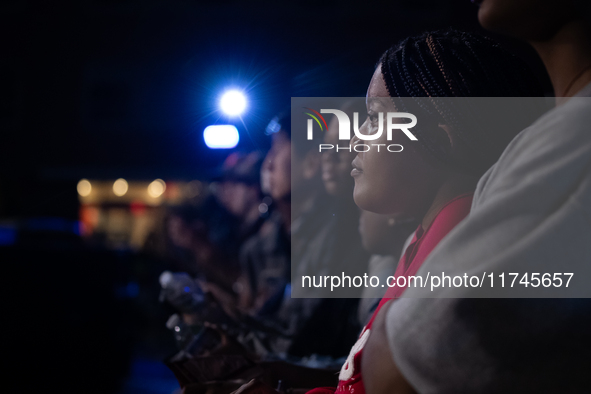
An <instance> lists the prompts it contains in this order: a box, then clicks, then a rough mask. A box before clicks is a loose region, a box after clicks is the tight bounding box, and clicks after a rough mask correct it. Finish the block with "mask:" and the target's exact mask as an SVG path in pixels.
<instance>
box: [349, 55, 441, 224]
mask: <svg viewBox="0 0 591 394" xmlns="http://www.w3.org/2000/svg"><path fill="white" fill-rule="evenodd" d="M389 97H390V96H389V94H388V90H387V88H386V83H385V82H384V77H383V75H382V68H381V65H380V66H378V68H377V69H376V71H375V73H374V75H373V77H372V79H371V82H370V84H369V88H368V90H367V99H366V104H367V112H368V117H367V119H366V120H365V122H364V123H363V125H361V126H360V128H359V131H360V133H362V134H375V133H376V132H377V130H378V127H379V124H378V121H379V115H378V114H379V113H380V112H382V113H384V115H383V121H384V124H383V130H384V131H383V133H382V135H381V137H380V138H378V139H377V140H374V141H361V140H359V139H358V138H356V137H353V139H352V140H351V144H352V145H358V144H368V145H370V147H371V148H370V150H369V151H367V152H362V153H357V155H356V157H355V159H354V160H353V168H354V169H353V171H352V172H351V175H352V176H353V178H354V180H355V190H354V193H353V197H354V198H355V203H356V204H357V205H358V206H359V207H360V208H361V209H364V210H366V211H370V212H375V213H380V214H407V215H412V216H414V217H416V218H421V217H422V216H423V215H424V214H425V212H426V211H427V209H428V208H429V206H430V205H431V203H432V201H433V199H434V197H435V193H436V191H437V190H438V188H439V187H440V185H441V180H442V176H441V175H442V174H441V171H440V170H439V169H438V168H437V166H436V163H435V161H434V159H433V158H432V157H431V156H430V155H429V154H428V152H426V151H425V150H424V148H423V147H422V146H421V144H420V142H418V141H410V140H409V138H408V137H407V136H405V135H404V133H403V132H402V131H400V130H393V132H392V140H390V141H389V140H387V133H386V124H385V123H386V118H387V116H386V113H387V112H397V111H396V108H395V106H394V104H393V103H392V101H391V100H390V99H389ZM418 121H419V122H420V118H419V119H418ZM417 138H419V139H420V136H417ZM372 144H376V145H377V144H384V145H383V146H381V147H380V150H379V152H378V150H377V148H376V147H375V146H372ZM391 144H399V145H402V146H403V150H402V151H401V152H389V151H388V150H387V149H385V147H386V146H388V145H391Z"/></svg>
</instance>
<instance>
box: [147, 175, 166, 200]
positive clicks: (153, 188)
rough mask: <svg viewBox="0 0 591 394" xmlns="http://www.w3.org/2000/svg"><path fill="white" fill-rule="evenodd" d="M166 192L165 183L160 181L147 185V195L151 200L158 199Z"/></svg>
mask: <svg viewBox="0 0 591 394" xmlns="http://www.w3.org/2000/svg"><path fill="white" fill-rule="evenodd" d="M165 190H166V183H165V182H164V181H163V180H162V179H156V180H155V181H153V182H152V183H150V184H149V185H148V195H149V196H150V197H153V198H158V197H160V196H161V195H162V194H164V191H165Z"/></svg>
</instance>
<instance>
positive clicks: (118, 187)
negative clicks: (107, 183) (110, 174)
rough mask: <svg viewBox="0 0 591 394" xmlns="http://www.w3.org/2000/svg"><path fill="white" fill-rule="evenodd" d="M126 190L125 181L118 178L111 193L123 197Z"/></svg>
mask: <svg viewBox="0 0 591 394" xmlns="http://www.w3.org/2000/svg"><path fill="white" fill-rule="evenodd" d="M128 188H129V186H128V185H127V181H126V180H125V179H123V178H119V179H117V180H116V181H115V183H113V193H115V195H116V196H118V197H121V196H124V195H125V193H127V189H128Z"/></svg>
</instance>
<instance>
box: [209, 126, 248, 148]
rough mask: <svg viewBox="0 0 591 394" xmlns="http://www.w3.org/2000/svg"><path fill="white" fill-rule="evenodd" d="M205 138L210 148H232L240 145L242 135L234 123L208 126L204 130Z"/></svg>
mask: <svg viewBox="0 0 591 394" xmlns="http://www.w3.org/2000/svg"><path fill="white" fill-rule="evenodd" d="M203 139H204V140H205V144H206V145H207V147H208V148H211V149H231V148H234V147H235V146H236V145H238V141H240V135H239V134H238V129H237V128H236V126H233V125H212V126H207V127H206V128H205V131H203Z"/></svg>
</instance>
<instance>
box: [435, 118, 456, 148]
mask: <svg viewBox="0 0 591 394" xmlns="http://www.w3.org/2000/svg"><path fill="white" fill-rule="evenodd" d="M439 128H440V129H442V130H443V131H445V135H446V136H447V141H449V146H450V148H451V149H450V150H451V151H454V150H455V148H456V147H457V141H455V137H454V135H453V133H452V132H451V130H452V129H451V127H449V126H448V125H446V124H441V123H439Z"/></svg>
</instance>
